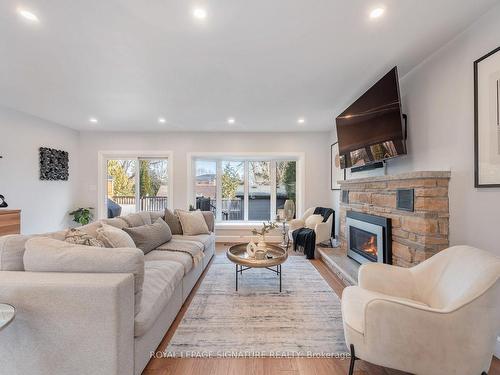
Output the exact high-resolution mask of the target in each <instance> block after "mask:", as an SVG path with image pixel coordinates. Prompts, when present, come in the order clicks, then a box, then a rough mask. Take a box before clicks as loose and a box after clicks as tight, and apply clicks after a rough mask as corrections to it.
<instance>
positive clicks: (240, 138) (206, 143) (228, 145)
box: [80, 132, 331, 208]
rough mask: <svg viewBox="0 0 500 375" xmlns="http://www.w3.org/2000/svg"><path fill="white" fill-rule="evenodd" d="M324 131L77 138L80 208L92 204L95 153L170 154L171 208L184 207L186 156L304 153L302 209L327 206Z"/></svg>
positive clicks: (326, 136)
mask: <svg viewBox="0 0 500 375" xmlns="http://www.w3.org/2000/svg"><path fill="white" fill-rule="evenodd" d="M329 137H330V134H329V133H328V132H316V133H309V134H306V133H194V132H190V133H182V132H172V133H166V132H164V133H105V132H82V133H81V135H80V152H81V155H82V158H81V163H80V178H81V182H82V183H81V186H80V198H81V201H80V203H81V204H83V205H92V206H95V205H96V204H97V191H96V188H97V184H98V182H97V181H98V173H97V165H98V159H97V156H98V152H99V151H109V150H118V151H134V150H135V151H138V150H154V151H172V152H173V159H174V176H173V194H174V207H175V208H187V201H188V192H187V191H188V181H187V180H188V166H187V165H188V164H187V160H188V153H202V152H227V153H244V152H264V153H265V152H269V153H271V152H304V153H305V194H304V207H305V208H307V207H310V206H319V205H321V206H330V203H331V199H330V183H329V178H330V175H329V166H330V154H329V146H330V143H329Z"/></svg>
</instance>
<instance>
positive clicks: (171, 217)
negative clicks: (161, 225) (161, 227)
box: [165, 208, 182, 234]
mask: <svg viewBox="0 0 500 375" xmlns="http://www.w3.org/2000/svg"><path fill="white" fill-rule="evenodd" d="M165 222H166V223H167V225H168V226H169V227H170V230H171V231H172V234H182V226H181V222H180V221H179V218H178V217H177V215H175V214H174V213H173V212H172V211H170V210H169V209H168V208H167V209H165Z"/></svg>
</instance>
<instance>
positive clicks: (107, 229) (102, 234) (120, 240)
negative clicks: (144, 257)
mask: <svg viewBox="0 0 500 375" xmlns="http://www.w3.org/2000/svg"><path fill="white" fill-rule="evenodd" d="M97 239H98V240H99V241H101V242H102V243H103V244H104V246H106V247H113V248H118V247H131V248H134V247H136V246H135V243H134V240H133V239H132V237H130V235H129V234H128V233H127V232H125V231H124V230H123V229H118V228H115V227H114V226H112V225H108V224H102V227H101V228H99V229H98V230H97Z"/></svg>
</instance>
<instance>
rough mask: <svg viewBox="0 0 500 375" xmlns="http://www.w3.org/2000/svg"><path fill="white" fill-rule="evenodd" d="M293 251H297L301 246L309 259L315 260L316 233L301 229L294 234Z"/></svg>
mask: <svg viewBox="0 0 500 375" xmlns="http://www.w3.org/2000/svg"><path fill="white" fill-rule="evenodd" d="M292 238H293V250H295V251H297V248H298V247H299V246H300V248H301V249H304V254H305V255H306V258H307V259H314V250H315V249H316V233H315V232H314V230H312V229H309V228H299V229H295V230H294V231H293V232H292Z"/></svg>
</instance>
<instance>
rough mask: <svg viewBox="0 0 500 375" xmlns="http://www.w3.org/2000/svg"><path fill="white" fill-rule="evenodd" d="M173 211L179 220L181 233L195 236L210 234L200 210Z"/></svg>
mask: <svg viewBox="0 0 500 375" xmlns="http://www.w3.org/2000/svg"><path fill="white" fill-rule="evenodd" d="M175 213H176V214H177V216H178V217H179V221H180V222H181V227H182V233H183V234H184V235H185V236H195V235H197V234H210V231H209V230H208V225H207V222H206V221H205V217H204V216H203V214H202V213H201V211H183V210H176V211H175Z"/></svg>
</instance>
